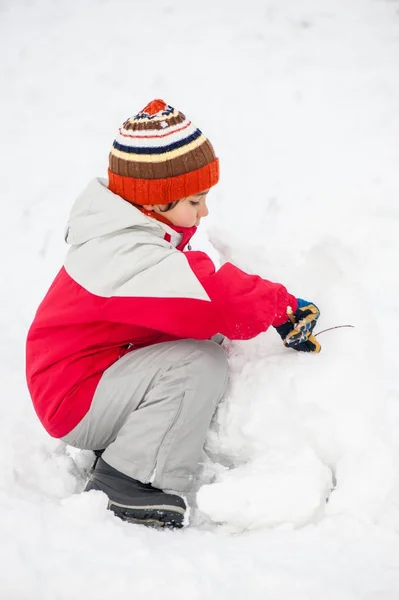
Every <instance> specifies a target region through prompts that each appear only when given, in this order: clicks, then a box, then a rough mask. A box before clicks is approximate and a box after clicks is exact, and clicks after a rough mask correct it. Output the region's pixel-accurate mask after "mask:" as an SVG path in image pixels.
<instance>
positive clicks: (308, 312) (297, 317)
mask: <svg viewBox="0 0 399 600" xmlns="http://www.w3.org/2000/svg"><path fill="white" fill-rule="evenodd" d="M287 314H288V320H287V321H286V322H285V323H283V324H282V325H279V326H278V327H276V329H277V332H278V333H279V335H280V336H281V338H282V340H283V342H284V346H286V347H287V348H292V349H293V350H298V351H299V352H320V350H321V346H320V344H319V342H318V341H317V340H316V338H315V337H314V335H313V329H314V327H315V325H316V323H317V319H318V318H319V316H320V311H319V309H318V308H317V306H316V305H315V304H313V303H312V302H308V301H307V300H303V299H302V298H298V308H297V309H296V311H295V312H293V311H292V309H291V307H288V308H287Z"/></svg>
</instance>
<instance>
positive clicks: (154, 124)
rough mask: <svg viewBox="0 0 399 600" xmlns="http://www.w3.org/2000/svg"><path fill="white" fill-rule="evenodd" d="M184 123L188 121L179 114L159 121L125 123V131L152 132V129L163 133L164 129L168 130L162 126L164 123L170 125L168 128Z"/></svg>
mask: <svg viewBox="0 0 399 600" xmlns="http://www.w3.org/2000/svg"><path fill="white" fill-rule="evenodd" d="M184 121H186V117H185V116H184V115H183V114H182V113H179V114H178V115H177V116H176V117H169V118H168V117H165V118H164V119H161V120H158V121H155V120H151V121H149V120H148V119H147V120H144V119H143V120H137V121H133V122H132V121H125V123H124V124H123V129H125V130H126V131H151V129H154V130H157V131H163V130H164V129H166V128H165V126H164V125H162V123H164V122H166V123H167V124H168V127H172V126H173V125H179V124H180V123H183V122H184Z"/></svg>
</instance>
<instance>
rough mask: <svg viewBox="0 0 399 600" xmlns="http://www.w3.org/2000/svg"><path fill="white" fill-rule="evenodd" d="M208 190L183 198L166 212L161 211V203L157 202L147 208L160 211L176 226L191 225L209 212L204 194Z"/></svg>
mask: <svg viewBox="0 0 399 600" xmlns="http://www.w3.org/2000/svg"><path fill="white" fill-rule="evenodd" d="M208 192H209V190H206V191H205V192H200V193H199V194H196V195H195V196H188V198H183V199H182V200H180V201H179V202H178V203H177V204H176V206H174V207H173V208H172V209H171V210H168V211H167V212H162V210H161V208H162V205H159V204H157V205H155V206H151V207H148V208H151V209H152V210H154V211H155V212H157V213H161V214H162V215H163V216H164V217H166V218H167V219H168V221H170V222H171V223H172V225H176V226H178V227H192V226H193V225H199V224H200V221H201V219H202V217H206V216H207V214H208V212H209V211H208V207H207V205H206V196H207V194H208ZM146 208H147V207H146Z"/></svg>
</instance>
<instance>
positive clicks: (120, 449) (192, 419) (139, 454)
mask: <svg viewBox="0 0 399 600" xmlns="http://www.w3.org/2000/svg"><path fill="white" fill-rule="evenodd" d="M227 376H228V364H227V357H226V355H225V352H224V351H223V349H222V348H221V347H220V346H219V345H218V344H216V343H214V342H212V341H200V340H192V339H187V340H178V341H175V342H165V343H162V344H155V345H153V346H147V347H146V348H140V349H137V350H133V351H132V352H131V353H129V354H127V355H126V356H124V357H123V358H121V359H120V360H118V361H117V362H116V363H114V364H113V365H112V366H111V367H109V369H107V370H106V371H105V372H104V374H103V376H102V378H101V380H100V382H99V384H98V386H97V389H96V392H95V394H94V397H93V401H92V404H91V407H90V410H89V412H88V413H87V414H86V415H85V416H84V418H83V419H82V421H81V422H80V423H79V424H78V425H77V426H76V427H75V428H74V429H73V430H72V431H71V432H70V433H69V434H68V435H66V436H65V437H64V438H63V440H64V441H65V442H66V443H68V444H70V445H72V446H75V447H77V448H82V449H83V448H85V449H90V450H99V449H102V448H105V452H104V454H103V455H102V458H103V459H104V460H105V462H107V463H108V464H110V465H111V466H112V467H114V468H115V469H117V470H118V471H121V472H122V473H125V474H126V475H128V476H130V477H133V478H134V479H138V480H139V481H142V482H144V483H146V482H149V481H151V482H152V484H153V485H154V486H155V487H157V488H160V489H170V490H175V491H177V492H184V491H188V490H189V489H190V488H191V485H192V482H193V476H194V474H195V471H196V469H197V466H198V461H199V458H200V456H201V452H202V448H203V445H204V441H205V438H206V434H207V430H208V427H209V424H210V421H211V419H212V416H213V414H214V412H215V409H216V407H217V404H218V402H219V401H220V400H221V398H222V397H223V395H224V393H225V390H226V386H227Z"/></svg>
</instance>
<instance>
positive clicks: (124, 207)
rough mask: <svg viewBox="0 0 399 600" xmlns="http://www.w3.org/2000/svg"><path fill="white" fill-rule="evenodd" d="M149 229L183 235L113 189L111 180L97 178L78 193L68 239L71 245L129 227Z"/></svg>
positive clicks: (177, 237) (176, 238)
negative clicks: (146, 213) (111, 188)
mask: <svg viewBox="0 0 399 600" xmlns="http://www.w3.org/2000/svg"><path fill="white" fill-rule="evenodd" d="M132 227H134V228H139V229H140V230H146V231H148V233H151V234H152V235H156V236H158V237H160V238H161V239H164V237H165V233H168V234H169V235H170V236H171V238H173V241H174V244H173V245H177V244H179V243H180V241H181V238H182V235H181V234H180V233H177V232H176V231H175V230H174V229H173V228H172V227H169V226H168V225H166V224H163V223H160V222H159V221H156V220H155V219H152V218H151V217H147V216H146V215H144V214H143V213H142V212H141V211H140V210H138V209H137V208H135V207H134V206H133V205H132V204H129V202H126V200H123V199H122V198H121V197H120V196H117V195H116V194H114V193H113V192H111V191H110V190H109V189H108V187H107V180H105V179H100V178H96V179H93V180H92V181H91V182H90V183H89V184H88V186H87V187H86V188H85V189H84V190H83V192H82V193H81V194H80V195H79V196H78V198H77V199H76V201H75V203H74V205H73V206H72V210H71V213H70V216H69V220H68V224H67V229H66V232H65V241H66V242H67V243H68V244H70V245H71V246H78V245H80V244H84V243H85V242H88V241H89V240H91V239H94V238H98V237H102V236H105V235H109V234H112V233H116V232H117V231H121V230H124V229H129V228H132Z"/></svg>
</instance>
